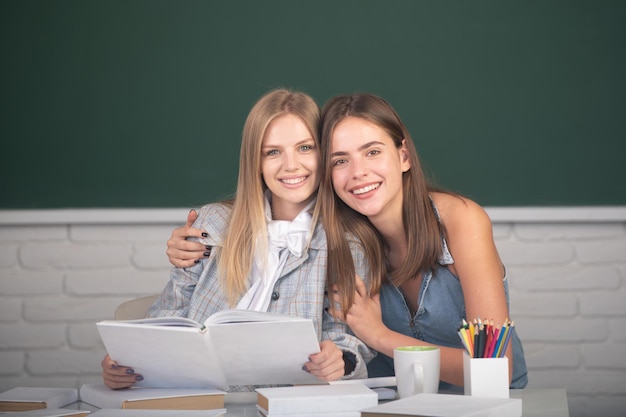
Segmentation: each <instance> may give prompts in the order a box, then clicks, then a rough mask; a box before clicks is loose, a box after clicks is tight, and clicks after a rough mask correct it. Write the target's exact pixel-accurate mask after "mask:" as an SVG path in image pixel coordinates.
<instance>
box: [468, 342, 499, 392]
mask: <svg viewBox="0 0 626 417" xmlns="http://www.w3.org/2000/svg"><path fill="white" fill-rule="evenodd" d="M463 382H464V391H465V395H471V396H473V397H496V398H509V359H508V358H507V357H503V358H471V357H470V356H469V355H468V354H467V353H463Z"/></svg>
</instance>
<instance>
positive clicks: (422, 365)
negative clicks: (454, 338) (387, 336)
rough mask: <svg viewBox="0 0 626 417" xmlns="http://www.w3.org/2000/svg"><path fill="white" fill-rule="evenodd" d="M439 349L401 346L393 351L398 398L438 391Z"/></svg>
mask: <svg viewBox="0 0 626 417" xmlns="http://www.w3.org/2000/svg"><path fill="white" fill-rule="evenodd" d="M439 363H440V354H439V348H438V347H433V346H402V347H397V348H395V349H394V350H393V367H394V370H395V372H396V382H397V385H398V396H399V397H400V398H405V397H410V396H411V395H415V394H421V393H423V392H426V393H435V394H436V393H437V392H438V391H439Z"/></svg>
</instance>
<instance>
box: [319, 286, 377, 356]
mask: <svg viewBox="0 0 626 417" xmlns="http://www.w3.org/2000/svg"><path fill="white" fill-rule="evenodd" d="M355 279H356V282H355V287H356V291H355V292H354V304H352V305H351V306H350V309H349V310H348V314H347V316H345V317H344V316H343V314H342V312H341V306H340V301H341V299H340V297H339V294H338V293H337V291H336V288H334V289H333V298H332V300H331V301H332V302H331V307H330V308H329V309H328V312H329V313H330V314H331V315H332V316H333V317H335V318H337V319H339V320H343V321H345V322H346V324H347V325H348V327H350V329H351V330H352V331H353V332H354V335H355V336H356V337H358V338H359V339H361V340H362V341H363V342H365V344H367V345H368V346H369V347H371V348H373V349H376V345H377V343H376V341H377V340H381V338H382V337H383V336H382V335H383V334H384V333H385V332H386V331H387V330H388V329H387V327H386V326H385V325H384V324H383V314H382V310H381V308H380V295H379V294H376V295H373V296H370V295H369V293H368V291H367V288H366V286H365V283H364V282H363V280H362V279H361V277H359V276H358V275H357V276H356V277H355ZM336 307H337V308H336Z"/></svg>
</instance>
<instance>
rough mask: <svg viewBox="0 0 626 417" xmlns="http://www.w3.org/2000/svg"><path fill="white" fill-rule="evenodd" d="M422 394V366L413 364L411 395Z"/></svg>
mask: <svg viewBox="0 0 626 417" xmlns="http://www.w3.org/2000/svg"><path fill="white" fill-rule="evenodd" d="M422 392H424V366H423V365H422V364H421V363H413V395H415V394H421V393H422Z"/></svg>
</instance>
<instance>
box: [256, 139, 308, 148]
mask: <svg viewBox="0 0 626 417" xmlns="http://www.w3.org/2000/svg"><path fill="white" fill-rule="evenodd" d="M309 142H313V143H315V139H313V137H308V138H304V139H302V140H301V141H299V142H296V143H295V146H300V145H304V144H306V143H309ZM283 146H284V145H283V144H282V143H268V144H267V145H262V146H261V149H265V148H282V147H283Z"/></svg>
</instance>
